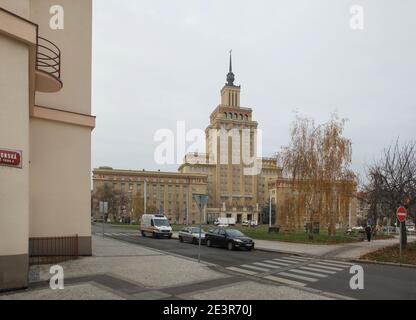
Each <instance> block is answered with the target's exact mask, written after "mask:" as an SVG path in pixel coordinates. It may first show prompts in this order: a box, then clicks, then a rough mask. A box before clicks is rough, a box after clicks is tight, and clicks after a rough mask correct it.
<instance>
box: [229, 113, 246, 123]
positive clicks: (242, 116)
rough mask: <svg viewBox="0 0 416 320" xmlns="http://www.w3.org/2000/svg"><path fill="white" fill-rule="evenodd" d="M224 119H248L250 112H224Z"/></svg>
mask: <svg viewBox="0 0 416 320" xmlns="http://www.w3.org/2000/svg"><path fill="white" fill-rule="evenodd" d="M224 119H230V120H246V121H248V119H249V118H248V114H242V113H240V114H238V113H232V112H224Z"/></svg>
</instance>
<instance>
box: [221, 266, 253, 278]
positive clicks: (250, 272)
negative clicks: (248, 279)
mask: <svg viewBox="0 0 416 320" xmlns="http://www.w3.org/2000/svg"><path fill="white" fill-rule="evenodd" d="M226 269H227V270H230V271H235V272H239V273H245V274H249V275H252V276H253V275H255V274H257V272H254V271H250V270H246V269H241V268H236V267H228V268H226Z"/></svg>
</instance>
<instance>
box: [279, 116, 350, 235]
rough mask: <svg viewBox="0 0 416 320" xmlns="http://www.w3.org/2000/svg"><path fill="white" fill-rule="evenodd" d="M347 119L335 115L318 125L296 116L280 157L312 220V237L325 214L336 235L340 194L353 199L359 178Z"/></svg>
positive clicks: (310, 223) (332, 232)
mask: <svg viewBox="0 0 416 320" xmlns="http://www.w3.org/2000/svg"><path fill="white" fill-rule="evenodd" d="M345 121H346V120H344V119H343V120H339V119H338V117H337V115H335V114H334V115H333V116H332V118H331V119H330V121H328V122H327V123H324V124H322V125H319V126H316V125H315V123H314V121H313V120H311V119H309V118H305V117H299V116H297V117H296V121H295V122H294V125H293V128H292V130H291V143H290V145H289V146H287V147H285V148H283V149H282V151H281V152H280V153H279V154H278V159H279V162H280V165H281V166H282V167H283V172H284V175H285V176H286V177H287V178H288V179H290V180H291V184H292V187H293V189H294V190H296V193H298V194H299V196H297V197H296V201H301V202H302V203H298V204H297V206H298V207H302V206H304V207H305V210H306V215H307V217H308V220H309V236H310V237H311V238H312V237H313V225H314V224H315V223H319V222H320V220H321V217H322V214H323V213H324V212H325V214H326V217H325V220H326V221H327V222H328V224H329V228H328V232H329V234H330V235H334V234H335V232H336V227H335V224H336V217H337V212H336V211H337V210H336V209H335V208H337V207H338V205H339V194H340V192H342V193H343V194H345V195H346V196H347V197H352V194H353V190H354V188H355V183H352V182H354V179H355V175H354V173H353V172H352V171H351V170H350V169H349V165H350V164H351V156H352V148H351V141H350V140H349V139H347V138H345V137H343V136H342V133H343V130H344V125H345Z"/></svg>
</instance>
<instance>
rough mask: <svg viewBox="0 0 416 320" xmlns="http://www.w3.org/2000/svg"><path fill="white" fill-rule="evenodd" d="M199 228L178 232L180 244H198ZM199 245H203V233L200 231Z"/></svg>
mask: <svg viewBox="0 0 416 320" xmlns="http://www.w3.org/2000/svg"><path fill="white" fill-rule="evenodd" d="M199 230H200V229H199V228H197V227H186V228H183V229H182V231H180V232H179V235H178V238H179V241H180V242H185V241H186V242H191V243H194V244H198V243H199ZM201 243H205V231H204V229H201Z"/></svg>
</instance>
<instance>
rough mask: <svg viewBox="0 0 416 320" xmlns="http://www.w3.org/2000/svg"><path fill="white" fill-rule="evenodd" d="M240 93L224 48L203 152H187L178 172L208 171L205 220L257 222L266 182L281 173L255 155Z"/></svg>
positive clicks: (253, 132)
mask: <svg viewBox="0 0 416 320" xmlns="http://www.w3.org/2000/svg"><path fill="white" fill-rule="evenodd" d="M240 93H241V86H237V85H235V75H234V73H233V62H232V55H231V52H230V62H229V72H228V74H227V82H226V84H225V85H224V87H223V88H222V90H221V104H220V105H219V106H217V108H216V109H215V110H214V111H213V112H212V114H211V116H210V124H209V126H208V127H207V129H206V132H205V133H206V154H197V153H194V154H188V155H187V156H186V157H185V162H184V164H183V165H182V166H181V167H180V168H179V170H180V171H181V172H183V173H205V174H207V175H208V186H207V191H208V195H209V203H208V209H207V220H208V221H213V220H215V218H217V217H229V218H230V217H233V218H235V219H236V221H238V222H241V221H244V220H254V221H259V220H261V216H260V211H261V206H262V205H264V204H265V202H267V201H268V199H269V192H268V182H269V180H270V179H273V178H274V179H276V178H277V177H279V176H280V173H281V170H280V169H279V168H278V167H277V163H276V160H275V159H264V158H261V157H259V156H261V155H258V154H257V143H261V141H258V139H257V137H258V123H257V122H256V121H254V120H253V116H252V115H253V111H252V109H250V108H244V107H242V106H241V104H240V103H241V100H240Z"/></svg>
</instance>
